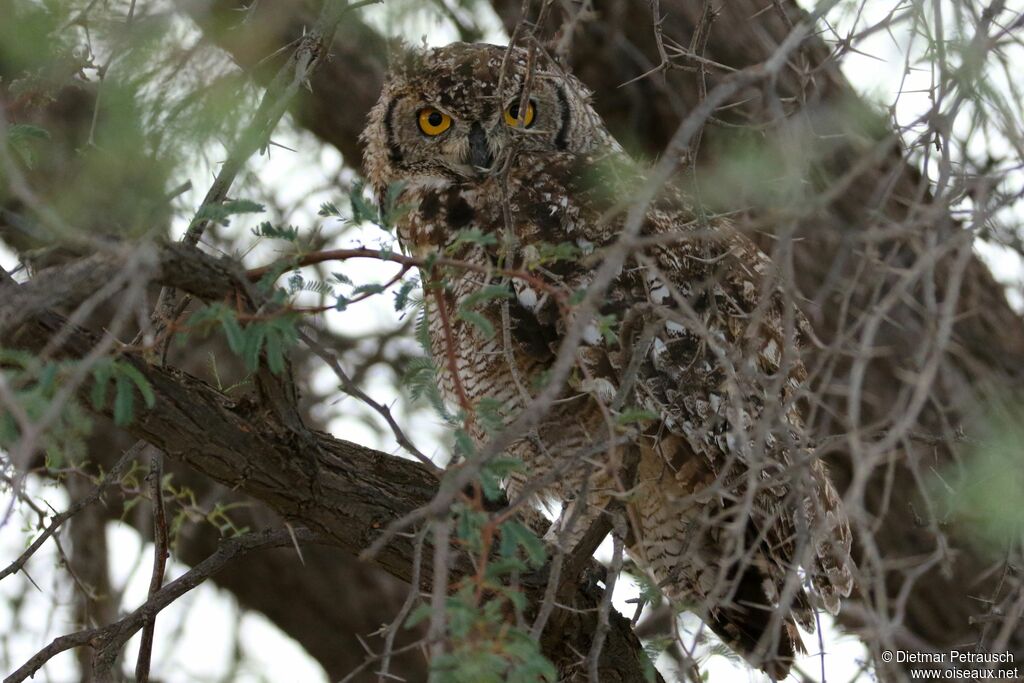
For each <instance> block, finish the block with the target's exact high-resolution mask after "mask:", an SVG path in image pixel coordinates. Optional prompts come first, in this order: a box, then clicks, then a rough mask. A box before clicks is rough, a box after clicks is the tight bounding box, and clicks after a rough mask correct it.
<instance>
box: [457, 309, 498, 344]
mask: <svg viewBox="0 0 1024 683" xmlns="http://www.w3.org/2000/svg"><path fill="white" fill-rule="evenodd" d="M458 317H459V318H461V319H463V320H465V321H466V322H467V323H469V324H470V325H472V326H473V327H475V328H477V329H478V330H480V333H481V334H483V335H484V336H485V337H487V338H488V339H490V338H491V337H493V336H494V325H493V324H491V321H490V320H488V319H487V318H485V317H484V316H483V315H481V314H480V313H477V312H476V311H470V310H466V309H463V308H460V309H459V313H458Z"/></svg>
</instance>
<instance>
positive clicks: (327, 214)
mask: <svg viewBox="0 0 1024 683" xmlns="http://www.w3.org/2000/svg"><path fill="white" fill-rule="evenodd" d="M317 215H318V216H322V217H324V218H341V210H340V209H338V205H337V204H335V203H334V202H324V203H323V204H321V205H320V210H319V211H317Z"/></svg>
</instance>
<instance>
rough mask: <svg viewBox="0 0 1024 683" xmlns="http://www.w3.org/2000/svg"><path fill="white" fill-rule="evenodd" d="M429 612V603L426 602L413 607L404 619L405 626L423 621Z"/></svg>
mask: <svg viewBox="0 0 1024 683" xmlns="http://www.w3.org/2000/svg"><path fill="white" fill-rule="evenodd" d="M431 614H432V610H431V609H430V605H429V604H428V603H423V604H422V605H417V606H416V607H415V608H414V609H413V611H412V612H410V613H409V616H408V618H407V619H406V620H405V627H406V628H413V627H415V626H416V625H417V624H421V623H423V622H424V621H426V620H427V619H428V618H429V617H430V615H431Z"/></svg>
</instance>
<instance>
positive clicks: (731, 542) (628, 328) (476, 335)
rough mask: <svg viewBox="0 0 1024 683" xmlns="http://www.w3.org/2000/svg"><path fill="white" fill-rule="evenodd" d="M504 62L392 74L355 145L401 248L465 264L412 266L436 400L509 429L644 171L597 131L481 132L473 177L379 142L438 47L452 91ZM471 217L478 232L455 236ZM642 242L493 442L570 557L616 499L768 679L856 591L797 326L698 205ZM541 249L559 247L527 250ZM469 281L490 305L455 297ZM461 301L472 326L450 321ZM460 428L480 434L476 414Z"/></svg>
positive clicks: (511, 79)
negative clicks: (518, 140) (804, 634)
mask: <svg viewBox="0 0 1024 683" xmlns="http://www.w3.org/2000/svg"><path fill="white" fill-rule="evenodd" d="M485 48H486V49H485ZM495 50H500V52H495ZM503 54H504V48H493V47H492V46H468V47H467V46H464V45H463V46H461V47H457V48H456V47H455V46H450V47H449V48H442V49H440V50H438V51H435V52H434V53H429V54H428V55H427V56H426V57H421V60H425V61H426V62H427V63H428V64H429V65H430V66H429V68H427V69H426V70H425V71H423V73H426V74H427V75H428V76H429V75H430V74H432V73H434V72H435V71H436V72H438V73H443V74H444V76H445V77H444V78H441V79H440V81H439V83H440V85H435V86H431V85H430V83H431V81H430V78H429V77H424V78H425V80H426V84H424V83H422V82H413V81H412V78H413V77H412V76H410V75H409V70H408V69H407V70H406V72H403V75H401V76H396V77H394V78H393V79H392V81H391V82H389V85H387V86H386V87H385V92H384V94H383V95H382V97H381V103H380V104H379V105H378V107H377V108H376V109H375V112H374V113H371V122H370V125H369V126H368V128H367V132H366V133H365V134H364V137H365V139H366V142H367V168H368V169H369V175H370V178H371V180H372V181H373V183H374V186H375V188H376V189H377V191H378V193H379V194H380V196H381V197H383V196H384V194H385V192H386V191H387V188H388V187H389V185H390V184H391V183H393V182H395V181H402V182H404V185H403V189H402V191H401V194H400V196H399V200H398V201H399V204H400V205H402V206H404V207H406V208H407V211H406V212H405V213H404V214H403V217H402V218H401V220H400V222H399V226H398V227H399V237H400V240H401V243H402V245H403V247H404V248H405V249H406V250H407V251H408V252H410V253H412V254H414V255H416V256H419V257H423V258H426V257H428V256H431V255H443V256H445V257H447V258H450V259H455V260H459V261H462V262H463V263H466V264H470V265H471V266H472V268H457V267H452V268H440V267H435V268H434V269H432V270H431V271H430V272H424V273H423V280H424V282H425V283H427V284H428V288H432V287H434V286H435V284H431V283H432V281H434V280H437V279H440V281H441V283H443V284H441V285H439V286H441V287H442V289H440V290H439V291H440V292H441V294H440V302H441V304H440V305H441V306H443V307H444V309H445V310H444V311H443V313H444V315H442V311H441V310H439V307H438V302H437V301H435V298H434V297H433V296H432V295H428V296H427V297H426V301H427V304H428V310H429V331H430V339H431V351H432V355H433V356H434V358H435V363H436V365H437V367H438V371H439V375H440V385H441V388H442V391H443V393H444V394H445V395H446V396H447V397H448V399H449V400H450V401H451V402H452V403H453V404H456V405H457V404H458V403H459V402H460V401H463V400H468V401H469V402H470V403H471V404H474V405H477V404H479V402H480V401H481V400H483V399H489V400H491V401H492V402H494V403H496V404H497V405H499V406H500V411H501V413H502V415H503V416H504V419H505V420H506V421H510V420H511V419H513V418H514V417H515V416H516V415H517V414H518V413H519V412H521V411H522V410H523V409H525V408H526V407H527V406H528V405H529V404H530V402H531V400H532V399H533V396H535V395H536V394H537V393H538V392H539V391H540V388H541V387H542V386H543V382H544V381H545V380H546V372H547V371H548V370H549V369H550V368H551V366H552V364H553V363H554V359H555V356H556V354H557V352H558V349H559V347H560V344H561V341H562V339H563V338H564V335H565V332H566V329H567V326H568V324H569V322H568V320H569V318H570V314H569V313H568V309H570V308H571V303H570V302H571V300H572V296H573V294H574V293H576V292H579V291H584V290H586V288H587V287H588V285H589V284H590V282H591V279H592V278H593V275H594V273H595V271H596V269H597V268H598V266H599V264H600V262H601V259H602V257H603V255H604V254H605V253H607V250H609V249H616V248H621V247H620V246H616V241H617V239H618V236H619V235H620V234H621V232H622V230H623V226H624V220H625V219H624V217H623V212H622V211H619V212H616V211H614V209H615V208H616V207H622V206H624V205H627V204H628V203H629V201H630V199H631V198H632V197H634V196H636V192H637V189H638V188H639V187H641V186H642V184H643V183H644V182H645V180H644V178H643V176H642V174H641V173H640V172H638V170H637V168H636V166H635V165H634V164H633V162H632V161H631V160H630V159H629V158H628V157H627V156H626V155H625V154H624V153H623V152H622V151H621V149H620V148H619V147H618V146H617V145H616V144H615V143H614V141H612V140H611V138H610V136H608V135H607V134H606V132H604V131H603V130H598V131H590V132H588V131H582V132H576V133H574V135H573V137H572V138H567V139H568V140H569V141H570V142H569V143H567V144H566V145H563V146H562V147H561V148H560V147H559V145H557V144H554V143H555V142H557V141H558V138H554V139H553V141H552V148H551V149H544V148H537V146H536V144H535V141H533V142H531V144H534V148H530V149H523V147H522V146H517V145H515V144H513V143H512V142H509V143H508V144H506V145H504V146H503V145H501V144H499V145H496V146H497V149H495V150H493V151H494V152H495V163H494V166H493V167H492V168H491V169H490V170H489V171H487V172H483V171H482V170H480V169H476V170H467V169H466V168H462V167H459V166H458V164H453V163H449V162H450V161H451V160H450V159H448V158H446V159H443V160H442V161H443V162H444V163H441V162H438V163H437V164H434V165H431V164H430V163H429V156H425V154H424V153H422V151H421V150H412V151H406V149H405V147H403V146H402V145H401V144H399V148H398V149H397V150H396V149H394V148H393V147H394V145H395V144H397V143H396V142H395V140H396V139H398V140H399V142H400V141H401V138H395V137H391V136H390V133H391V128H392V127H393V126H394V125H395V121H393V120H390V119H387V118H385V117H386V116H390V114H389V112H391V111H392V110H394V109H395V106H396V105H395V104H393V103H394V102H395V101H396V98H401V97H414V98H415V97H420V98H424V97H427V98H429V93H430V92H431V90H430V88H431V87H437V88H441V87H442V86H443V87H446V88H448V90H446V91H445V92H446V93H448V96H451V95H450V93H451V88H450V78H451V77H450V74H449V72H448V71H446V70H445V69H446V68H447V67H445V68H442V66H439V64H440V63H441V62H443V61H444V60H448V62H446V63H450V65H454V66H451V68H452V69H453V70H455V71H459V72H461V73H472V74H473V75H474V76H473V77H474V78H480V79H482V80H483V82H482V84H481V83H476V84H475V85H474V86H473V87H467V92H468V93H470V95H472V96H479V95H480V93H481V92H490V93H492V95H493V92H494V91H495V90H496V88H497V83H498V82H499V77H498V76H497V75H495V74H491V75H490V76H488V75H487V74H488V71H487V68H490V69H492V70H494V69H495V64H496V63H497V55H503ZM519 57H520V58H522V57H523V56H522V55H521V54H520V55H519ZM431 60H433V61H431ZM473 60H476V61H473ZM467 62H468V63H470V64H471V66H472V68H470V67H467V66H466V63H467ZM517 63H518V64H519V68H525V67H524V66H523V64H524V62H523V61H522V60H521V61H520V62H517ZM535 66H536V68H539V69H540V70H541V73H542V75H543V74H544V73H549V72H550V73H554V72H556V71H557V69H556V67H555V66H554V65H551V64H545V63H541V64H539V65H535ZM485 67H487V68H485ZM431 69H433V71H431ZM545 69H547V70H548V71H545ZM460 70H461V71H460ZM412 73H414V74H415V73H416V72H415V70H413V72H412ZM517 74H519V75H518V78H520V79H521V77H522V74H521V72H517V71H515V69H513V70H512V72H511V75H508V74H506V78H505V80H504V83H505V84H506V85H507V87H508V88H509V92H511V93H515V92H518V91H519V90H518V89H519V88H521V87H522V85H521V80H520V81H517V80H516V78H517ZM438 78H440V77H438ZM487 78H492V79H493V82H491V83H489V84H488V82H487ZM540 82H541V83H542V84H543V80H541V81H540ZM488 87H489V88H490V90H488ZM579 88H582V86H578V89H577V90H578V91H579ZM407 90H408V91H411V92H410V94H403V93H405V92H406V91H407ZM424 93H427V94H424ZM470 95H467V97H469V96H470ZM577 95H578V98H579V100H578V101H577V100H572V101H571V102H570V103H569V104H570V105H571V106H569V107H568V113H564V112H563V114H562V116H561V117H560V119H558V120H552V122H551V125H552V126H554V125H556V124H558V123H559V121H560V122H561V125H563V126H564V125H565V122H566V120H576V121H579V122H583V121H594V120H595V117H596V115H595V114H593V111H592V109H590V107H589V102H588V101H587V99H586V98H587V95H586V93H585V92H583V93H582V94H579V92H578V93H577ZM559 98H563V99H564V98H565V95H564V94H563V95H561V96H559ZM500 99H501V98H500V97H492V100H497V101H500ZM556 99H557V98H555V96H554V95H552V102H555V100H556ZM541 102H543V100H541ZM455 104H457V102H456V103H455ZM455 104H452V105H451V107H452V108H453V109H455ZM465 106H466V107H467V108H468V107H470V106H471V105H469V104H466V105H465ZM487 106H488V105H487V104H486V102H484V103H483V104H481V103H480V102H479V101H475V100H474V102H473V104H472V107H475V109H472V110H471V111H470V110H469V109H466V111H465V112H462V113H463V115H464V116H466V117H479V118H480V119H481V120H484V121H486V120H488V119H487V117H488V116H492V114H493V112H491V111H490V110H488V109H487ZM490 106H491V107H493V106H494V105H493V102H492V104H491V105H490ZM552 106H554V105H552ZM456 113H459V112H456ZM579 125H581V126H582V125H583V123H580V124H579ZM573 140H575V141H576V142H572V141H573ZM492 142H493V141H492ZM408 144H410V145H415V144H417V143H415V142H410V143H408ZM453 149H456V151H455V152H452V153H453V154H456V155H457V154H469V152H468V151H466V150H465V149H462V148H453ZM460 150H461V151H460ZM412 159H416V161H415V163H414V162H413V161H411V160H412ZM467 231H470V233H471V234H474V235H478V236H479V235H489V236H491V237H492V239H487V240H483V239H473V240H468V241H467V240H465V239H463V238H464V237H465V235H466V234H468V233H467ZM638 243H639V246H636V247H635V248H632V249H631V250H630V252H629V256H628V258H627V259H626V262H625V264H624V266H623V267H622V269H621V271H620V272H619V273H618V274H617V276H616V277H615V279H614V280H613V281H612V283H611V284H610V286H609V287H608V288H607V290H606V291H605V292H604V296H603V297H602V301H603V303H602V306H601V308H600V318H595V319H594V320H593V321H590V324H588V326H587V328H586V331H585V333H584V340H583V343H582V344H581V345H580V347H579V348H578V349H577V350H576V360H577V363H576V365H577V367H576V369H575V371H574V372H573V373H572V375H571V377H570V379H569V382H568V386H566V387H565V389H564V391H563V393H562V394H561V396H560V398H559V400H557V401H556V402H555V404H554V405H553V406H552V408H551V410H549V411H548V412H547V414H546V416H545V418H544V419H543V420H542V422H541V424H540V425H539V426H538V427H537V429H536V430H535V431H534V432H533V433H532V434H529V435H526V436H524V437H523V438H521V439H520V440H519V441H517V442H516V443H515V444H514V445H513V446H512V447H511V448H510V453H509V454H510V455H512V456H514V457H516V458H518V459H520V460H521V461H522V462H523V463H524V464H525V469H524V470H523V471H521V472H517V473H516V474H514V475H513V476H512V477H510V479H509V481H508V482H507V488H508V493H509V496H510V498H516V497H518V496H520V495H529V496H531V498H533V499H534V500H536V501H538V502H543V501H545V500H549V499H551V498H554V499H557V500H560V501H562V502H563V504H564V509H563V512H562V514H561V516H560V518H559V519H558V520H557V521H556V522H555V523H554V524H553V526H552V529H551V532H550V533H549V539H550V540H551V541H552V542H558V543H561V544H562V545H563V546H564V547H565V548H567V549H569V548H571V547H572V546H573V545H574V544H575V542H576V541H577V540H578V539H579V537H580V536H581V535H582V533H583V532H585V531H586V529H587V528H588V527H589V526H590V523H591V522H592V521H593V520H594V519H595V518H596V516H597V515H600V514H602V511H603V510H604V508H605V506H606V505H607V503H608V502H609V501H610V500H611V499H612V498H613V497H619V498H621V499H622V500H624V501H625V502H626V504H627V509H628V512H629V519H630V522H631V529H630V538H629V543H630V547H629V551H630V554H631V556H632V557H633V558H634V559H635V560H636V562H637V563H638V565H640V566H641V567H643V568H644V569H645V570H646V571H647V572H649V573H650V575H651V577H652V579H653V581H654V582H656V583H657V585H658V586H659V587H660V588H661V590H662V591H663V592H664V593H665V594H666V595H667V596H668V597H669V598H670V599H671V600H672V601H673V603H675V604H676V605H678V606H679V607H682V608H687V609H690V610H692V611H694V612H695V613H697V614H698V615H699V616H700V617H701V618H702V619H703V620H704V621H705V623H707V625H708V626H709V627H710V628H711V629H712V630H713V631H714V632H715V633H716V634H717V635H718V636H719V637H721V638H722V639H723V640H724V641H725V642H726V643H727V644H729V645H730V646H731V647H733V648H734V649H735V650H736V651H737V652H739V653H740V654H742V655H743V656H744V657H746V658H747V659H748V660H749V661H750V662H751V663H752V664H754V665H755V666H758V667H760V668H762V669H763V670H764V671H766V672H767V673H768V674H769V675H771V676H772V677H774V678H776V679H781V678H784V677H785V676H786V675H787V674H788V671H789V668H790V665H791V663H792V660H793V658H794V656H795V654H796V653H797V652H800V651H802V650H803V645H802V643H801V640H800V636H799V632H798V630H797V625H799V626H800V627H802V628H803V629H804V630H806V631H809V632H813V630H814V615H813V608H814V607H815V606H820V607H822V608H824V609H825V610H827V611H828V612H830V613H832V614H836V613H837V612H838V611H839V607H840V600H841V598H843V597H846V596H848V595H849V594H850V591H851V588H852V576H851V572H850V565H849V552H850V543H851V536H850V530H849V525H848V523H847V520H846V517H845V514H844V512H843V508H842V504H841V500H840V497H839V495H838V494H837V492H836V490H835V488H834V486H833V485H832V483H831V480H830V479H829V476H828V473H827V471H826V469H825V466H824V464H823V463H822V462H821V461H820V460H819V459H818V458H816V457H815V455H814V451H813V448H811V444H809V443H808V441H807V438H806V436H805V434H804V425H803V421H802V418H801V406H800V400H799V399H800V392H801V390H802V387H803V385H804V383H805V381H806V371H805V368H804V366H803V364H802V363H801V359H800V356H799V349H800V348H801V347H802V345H803V344H804V343H805V342H806V339H807V335H808V334H809V330H808V326H807V323H806V321H805V320H804V318H803V317H802V316H801V315H800V313H799V311H798V310H797V309H796V308H795V307H794V306H792V305H791V304H790V303H787V302H788V301H789V299H791V297H789V298H787V297H785V296H783V294H782V290H781V286H780V282H781V278H779V276H778V273H777V272H776V269H775V268H774V266H773V264H772V263H771V261H770V260H769V259H768V258H767V257H766V256H765V255H764V254H763V253H761V252H760V251H759V250H758V249H757V248H756V247H755V246H754V245H753V244H752V243H751V242H750V241H749V240H748V239H747V238H746V237H744V236H743V235H742V234H740V233H739V232H737V231H736V230H735V229H734V228H733V226H732V225H730V223H729V222H728V221H727V220H725V219H721V218H710V219H706V218H701V217H699V216H698V215H697V214H696V213H695V212H694V211H693V210H692V209H691V208H690V207H689V206H688V205H687V203H686V201H685V198H684V197H682V196H679V195H678V194H676V193H673V192H670V191H666V192H663V193H662V194H661V195H660V196H659V197H658V198H657V199H656V200H655V201H654V202H653V203H652V204H651V205H650V206H649V207H648V208H647V211H646V214H645V216H644V220H643V223H642V225H641V230H640V235H639V238H638ZM553 245H563V247H564V245H569V247H571V249H572V251H573V252H574V253H573V254H572V257H571V258H565V257H564V253H563V258H550V257H547V256H545V254H546V253H548V252H550V251H551V247H552V246H553ZM563 251H564V249H563ZM512 271H518V272H526V273H529V274H530V277H529V278H523V277H512V276H509V275H508V273H509V272H512ZM485 287H488V288H494V287H499V288H503V289H504V290H505V291H506V292H507V295H508V298H506V299H487V300H485V301H483V302H481V303H479V304H478V305H472V302H473V297H474V295H475V294H478V293H479V292H481V291H482V290H483V289H484V288H485ZM431 291H433V290H432V289H431ZM467 307H472V309H473V311H474V312H475V313H476V314H478V315H479V316H482V317H483V319H485V320H486V321H488V322H489V325H481V324H480V322H479V320H474V316H471V315H461V314H460V313H461V312H463V311H464V310H465V309H466V308H467ZM446 328H447V329H446ZM488 328H493V330H491V329H488ZM449 342H450V343H449ZM450 368H454V373H453V372H451V371H450ZM627 415H629V419H626V420H623V419H620V418H624V417H626V416H627ZM472 429H473V437H474V439H475V440H477V441H478V442H479V443H481V444H482V443H483V442H485V441H486V440H487V438H488V434H487V433H486V430H485V429H484V426H483V425H482V424H481V421H479V420H477V421H473V422H472ZM628 454H632V455H634V456H636V457H637V458H638V460H637V466H636V477H635V481H634V482H624V480H623V472H622V471H621V465H622V463H623V462H624V461H625V460H626V458H627V455H628ZM570 521H572V522H573V524H571V525H570V524H569V522H570Z"/></svg>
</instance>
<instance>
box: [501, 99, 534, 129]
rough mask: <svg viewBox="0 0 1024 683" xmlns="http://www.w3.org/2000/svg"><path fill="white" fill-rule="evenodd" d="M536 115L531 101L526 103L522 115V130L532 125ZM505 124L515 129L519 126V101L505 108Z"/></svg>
mask: <svg viewBox="0 0 1024 683" xmlns="http://www.w3.org/2000/svg"><path fill="white" fill-rule="evenodd" d="M535 115H536V107H534V104H533V100H530V101H529V102H527V103H526V113H525V114H523V128H529V127H530V126H532V125H533V119H534V116H535ZM505 123H507V124H508V125H510V126H512V127H513V128H517V127H518V126H519V101H518V100H516V101H515V102H513V103H512V104H510V105H508V106H507V107H506V108H505Z"/></svg>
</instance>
